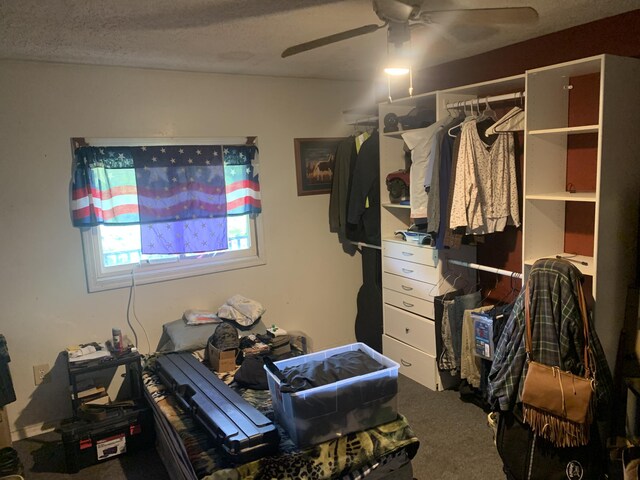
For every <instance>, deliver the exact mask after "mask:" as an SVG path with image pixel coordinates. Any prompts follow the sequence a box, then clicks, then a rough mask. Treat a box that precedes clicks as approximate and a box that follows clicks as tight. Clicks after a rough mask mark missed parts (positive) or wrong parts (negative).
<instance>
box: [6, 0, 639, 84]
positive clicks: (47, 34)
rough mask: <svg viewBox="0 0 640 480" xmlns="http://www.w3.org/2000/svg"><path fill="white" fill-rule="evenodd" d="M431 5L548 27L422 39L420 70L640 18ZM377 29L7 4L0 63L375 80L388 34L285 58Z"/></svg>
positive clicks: (628, 1)
mask: <svg viewBox="0 0 640 480" xmlns="http://www.w3.org/2000/svg"><path fill="white" fill-rule="evenodd" d="M405 1H406V2H407V3H408V2H409V1H411V2H414V3H415V1H418V3H420V2H419V0H405ZM422 3H423V9H429V10H438V9H451V8H481V7H484V8H487V7H504V6H511V7H513V6H532V7H534V8H535V9H536V10H537V11H538V13H539V15H540V18H539V21H538V23H537V24H534V25H524V26H523V25H515V26H505V25H500V26H498V25H489V26H487V25H474V24H472V25H465V26H460V25H456V26H455V27H454V26H446V25H431V26H427V27H424V28H420V29H417V30H414V31H413V40H412V46H413V47H414V48H416V49H418V50H419V52H420V58H421V59H422V63H421V66H430V65H436V64H440V63H443V62H447V61H451V60H455V59H459V58H464V57H468V56H471V55H475V54H478V53H481V52H485V51H489V50H493V49H495V48H499V47H502V46H505V45H509V44H512V43H516V42H519V41H522V40H526V39H529V38H534V37H538V36H540V35H544V34H547V33H551V32H555V31H558V30H562V29H565V28H569V27H571V26H575V25H580V24H583V23H587V22H590V21H592V20H596V19H599V18H604V17H608V16H612V15H616V14H618V13H622V12H625V11H629V10H633V9H637V8H640V0H491V1H489V0H425V1H424V2H422ZM372 23H378V24H380V23H381V22H380V21H379V19H378V18H377V17H376V15H375V14H374V12H373V9H372V5H371V1H370V0H342V1H338V0H180V1H176V0H109V1H107V0H101V1H93V0H0V58H8V59H29V60H44V61H56V62H71V63H82V64H101V65H122V66H137V67H150V68H166V69H177V70H190V71H203V72H219V73H234V74H256V75H275V76H292V77H307V78H327V79H361V80H370V79H372V77H374V76H376V75H377V74H378V72H379V71H380V66H381V63H382V62H383V59H384V56H385V53H386V33H385V30H379V31H377V32H375V33H372V34H369V35H365V36H361V37H358V38H352V39H349V40H346V41H343V42H340V43H337V44H333V45H329V46H325V47H322V48H319V49H317V50H314V51H309V52H305V53H301V54H299V55H295V56H293V57H289V58H285V59H283V58H281V57H280V54H281V53H282V51H283V50H284V49H285V48H287V47H289V46H292V45H294V44H297V43H302V42H306V41H309V40H313V39H315V38H318V37H323V36H326V35H330V34H333V33H337V32H340V31H343V30H348V29H352V28H356V27H359V26H362V25H365V24H372ZM633 34H637V32H633V33H632V32H630V35H633Z"/></svg>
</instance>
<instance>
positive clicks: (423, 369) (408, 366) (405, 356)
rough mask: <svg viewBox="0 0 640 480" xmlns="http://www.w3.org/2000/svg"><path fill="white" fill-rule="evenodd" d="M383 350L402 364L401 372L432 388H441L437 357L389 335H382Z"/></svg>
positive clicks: (386, 354)
mask: <svg viewBox="0 0 640 480" xmlns="http://www.w3.org/2000/svg"><path fill="white" fill-rule="evenodd" d="M382 351H383V353H384V355H385V356H387V357H389V358H390V359H391V360H394V361H395V362H397V363H398V364H399V365H400V373H402V374H403V375H406V376H407V377H409V378H410V379H412V380H415V381H416V382H418V383H420V384H422V385H424V386H425V387H427V388H430V389H431V390H438V389H439V384H440V375H438V370H437V365H436V357H434V356H432V355H429V354H426V353H424V352H421V351H420V350H417V349H415V348H413V347H411V346H409V345H406V344H404V343H402V342H399V341H398V340H396V339H394V338H391V337H388V336H387V335H383V336H382Z"/></svg>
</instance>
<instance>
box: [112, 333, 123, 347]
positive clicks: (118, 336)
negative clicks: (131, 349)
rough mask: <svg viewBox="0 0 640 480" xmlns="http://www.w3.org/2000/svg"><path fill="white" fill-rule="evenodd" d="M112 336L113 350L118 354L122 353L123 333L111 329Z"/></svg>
mask: <svg viewBox="0 0 640 480" xmlns="http://www.w3.org/2000/svg"><path fill="white" fill-rule="evenodd" d="M111 336H112V337H113V339H112V342H113V350H114V351H116V352H120V351H122V332H121V331H120V329H119V328H112V329H111Z"/></svg>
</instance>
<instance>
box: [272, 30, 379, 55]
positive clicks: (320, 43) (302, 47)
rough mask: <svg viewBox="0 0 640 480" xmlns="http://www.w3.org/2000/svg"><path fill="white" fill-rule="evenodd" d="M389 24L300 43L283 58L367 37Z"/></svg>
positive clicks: (285, 52) (286, 51)
mask: <svg viewBox="0 0 640 480" xmlns="http://www.w3.org/2000/svg"><path fill="white" fill-rule="evenodd" d="M386 25H387V24H386V23H385V24H383V25H375V24H371V25H364V26H362V27H358V28H354V29H352V30H346V31H344V32H340V33H334V34H333V35H329V36H327V37H322V38H317V39H315V40H311V41H310V42H305V43H300V44H298V45H294V46H293V47H289V48H287V49H286V50H285V51H284V52H282V58H286V57H290V56H291V55H296V54H298V53H302V52H306V51H307V50H313V49H314V48H318V47H324V46H325V45H330V44H332V43H336V42H340V41H342V40H347V39H349V38H353V37H358V36H360V35H366V34H367V33H373V32H375V31H376V30H379V29H380V28H384V27H385V26H386Z"/></svg>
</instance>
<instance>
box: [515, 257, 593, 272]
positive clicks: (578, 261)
mask: <svg viewBox="0 0 640 480" xmlns="http://www.w3.org/2000/svg"><path fill="white" fill-rule="evenodd" d="M556 257H563V258H565V259H566V260H568V261H570V262H571V263H573V264H574V265H575V266H576V267H577V268H578V270H580V272H582V274H583V275H588V276H590V277H593V276H594V275H595V268H594V258H593V257H588V256H586V255H575V254H573V253H567V252H551V253H549V255H541V256H540V257H538V258H527V259H525V260H524V264H525V265H527V266H529V267H531V266H533V264H534V263H535V262H536V261H537V260H538V259H540V258H556ZM582 262H584V263H586V265H584V264H583V263H582Z"/></svg>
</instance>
